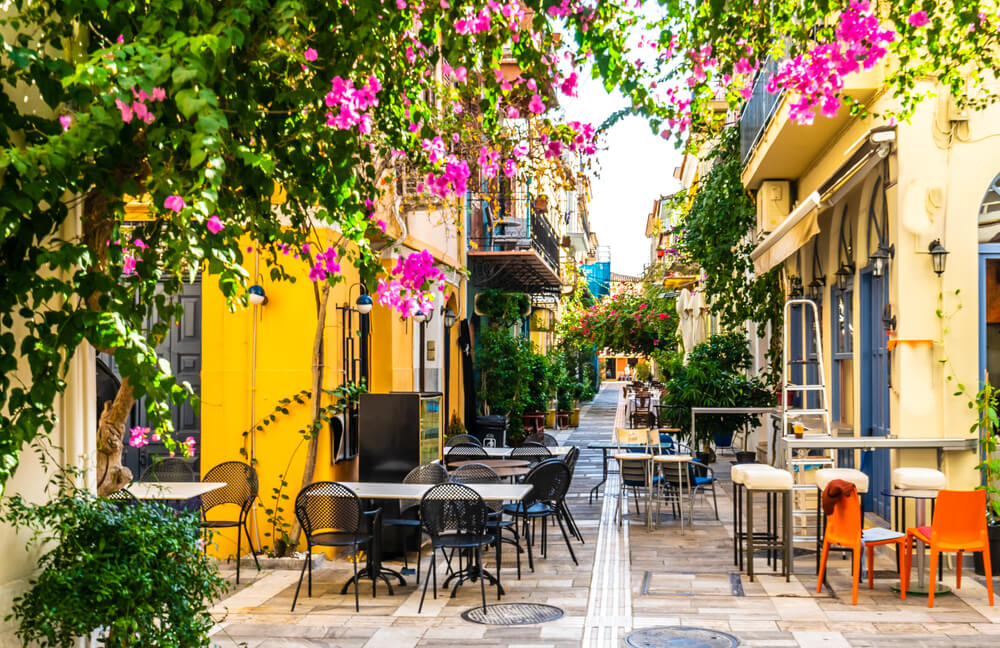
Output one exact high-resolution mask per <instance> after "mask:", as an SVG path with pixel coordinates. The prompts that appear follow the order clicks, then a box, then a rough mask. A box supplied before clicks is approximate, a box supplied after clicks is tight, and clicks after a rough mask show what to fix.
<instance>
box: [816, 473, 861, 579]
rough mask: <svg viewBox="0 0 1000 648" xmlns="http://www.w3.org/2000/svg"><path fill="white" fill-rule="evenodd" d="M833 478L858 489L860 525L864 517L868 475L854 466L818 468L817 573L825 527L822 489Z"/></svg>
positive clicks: (824, 488)
mask: <svg viewBox="0 0 1000 648" xmlns="http://www.w3.org/2000/svg"><path fill="white" fill-rule="evenodd" d="M834 479H842V480H843V481H846V482H850V483H852V484H854V487H855V488H856V489H858V499H859V500H860V502H861V526H864V519H865V493H867V492H868V475H866V474H865V473H863V472H861V471H860V470H857V469H855V468H820V469H819V470H817V471H816V488H817V489H818V491H817V493H816V572H817V573H819V558H820V552H821V551H822V549H823V534H824V533H825V527H826V516H825V515H823V511H822V507H823V491H824V490H826V485H827V484H829V483H830V482H832V481H833V480H834Z"/></svg>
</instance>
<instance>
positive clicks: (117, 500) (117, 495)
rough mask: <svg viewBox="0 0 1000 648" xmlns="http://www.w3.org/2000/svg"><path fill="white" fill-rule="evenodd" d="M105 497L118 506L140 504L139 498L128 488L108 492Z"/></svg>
mask: <svg viewBox="0 0 1000 648" xmlns="http://www.w3.org/2000/svg"><path fill="white" fill-rule="evenodd" d="M104 499H106V500H108V501H109V502H111V503H112V504H114V505H115V506H117V507H118V508H124V507H126V506H138V505H139V500H137V499H136V497H135V495H133V494H132V493H130V492H129V490H128V489H127V488H123V489H121V490H119V491H115V492H114V493H108V494H107V495H105V496H104Z"/></svg>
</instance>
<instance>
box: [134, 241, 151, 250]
mask: <svg viewBox="0 0 1000 648" xmlns="http://www.w3.org/2000/svg"><path fill="white" fill-rule="evenodd" d="M132 245H134V246H136V247H137V248H139V249H140V250H142V251H143V252H145V251H146V250H148V249H149V246H148V245H146V242H145V241H143V240H142V239H135V240H134V241H132Z"/></svg>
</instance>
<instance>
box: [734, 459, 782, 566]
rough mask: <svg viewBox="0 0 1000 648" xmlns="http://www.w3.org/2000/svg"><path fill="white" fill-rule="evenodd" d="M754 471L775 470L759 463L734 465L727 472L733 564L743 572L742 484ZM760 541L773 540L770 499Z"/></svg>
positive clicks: (744, 538)
mask: <svg viewBox="0 0 1000 648" xmlns="http://www.w3.org/2000/svg"><path fill="white" fill-rule="evenodd" d="M755 470H777V468H774V467H773V466H769V465H767V464H759V463H741V464H734V465H733V467H732V469H731V470H730V472H729V476H730V478H731V479H732V481H733V522H734V524H733V564H734V565H738V566H739V568H740V571H743V542H744V541H745V540H746V531H745V530H744V524H743V484H744V481H745V480H746V475H747V473H748V472H750V471H755ZM758 536H759V537H760V538H761V540H765V539H768V540H769V539H773V538H772V537H771V499H770V498H768V499H767V531H765V532H763V533H758ZM770 560H771V558H770V554H768V564H770Z"/></svg>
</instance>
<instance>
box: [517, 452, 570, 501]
mask: <svg viewBox="0 0 1000 648" xmlns="http://www.w3.org/2000/svg"><path fill="white" fill-rule="evenodd" d="M571 478H572V477H571V475H570V472H569V468H568V467H567V466H566V464H565V463H563V462H562V461H561V460H560V459H547V460H545V461H543V462H541V463H540V464H538V465H537V466H535V467H534V468H532V469H531V472H529V473H528V475H527V476H526V477H525V478H524V483H526V484H531V486H532V489H531V493H530V494H529V495H528V497H529V498H530V499H531V501H533V502H546V503H553V504H554V503H555V502H558V501H560V500H561V499H562V498H563V497H565V496H566V491H568V490H569V483H570V480H571Z"/></svg>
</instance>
